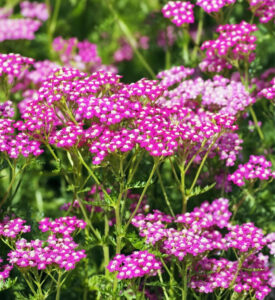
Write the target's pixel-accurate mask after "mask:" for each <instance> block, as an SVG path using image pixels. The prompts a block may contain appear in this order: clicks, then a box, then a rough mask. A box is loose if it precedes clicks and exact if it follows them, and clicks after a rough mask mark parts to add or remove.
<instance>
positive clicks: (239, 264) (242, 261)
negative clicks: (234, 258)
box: [229, 254, 247, 289]
mask: <svg viewBox="0 0 275 300" xmlns="http://www.w3.org/2000/svg"><path fill="white" fill-rule="evenodd" d="M246 258H247V254H243V255H242V256H241V257H240V259H239V262H238V268H237V271H236V273H235V275H234V278H233V280H232V281H231V283H230V286H229V289H232V288H233V286H234V284H235V282H236V280H237V277H238V275H239V273H240V271H241V268H242V265H243V263H244V261H245V259H246Z"/></svg>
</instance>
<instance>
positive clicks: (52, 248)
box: [8, 235, 86, 271]
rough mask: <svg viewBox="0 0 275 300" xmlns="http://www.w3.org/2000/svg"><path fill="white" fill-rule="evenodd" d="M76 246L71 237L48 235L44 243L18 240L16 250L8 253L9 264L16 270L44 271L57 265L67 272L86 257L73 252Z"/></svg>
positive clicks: (83, 252) (81, 253) (79, 252)
mask: <svg viewBox="0 0 275 300" xmlns="http://www.w3.org/2000/svg"><path fill="white" fill-rule="evenodd" d="M77 246H78V245H77V244H76V243H75V242H74V241H73V238H72V237H71V236H64V237H62V238H57V237H56V236H55V235H50V236H49V237H48V239H47V240H46V241H42V240H31V241H30V242H28V241H27V240H25V239H20V240H18V241H17V242H16V249H15V250H13V251H11V252H9V254H8V256H9V262H10V263H11V264H13V265H15V266H17V267H18V268H29V267H30V268H37V269H38V270H44V269H46V268H47V267H48V266H51V265H57V266H58V267H59V268H61V269H65V270H66V271H69V270H71V269H74V268H75V265H76V263H77V262H79V261H80V260H81V259H83V258H85V257H86V254H85V251H84V250H79V251H75V248H76V247H77Z"/></svg>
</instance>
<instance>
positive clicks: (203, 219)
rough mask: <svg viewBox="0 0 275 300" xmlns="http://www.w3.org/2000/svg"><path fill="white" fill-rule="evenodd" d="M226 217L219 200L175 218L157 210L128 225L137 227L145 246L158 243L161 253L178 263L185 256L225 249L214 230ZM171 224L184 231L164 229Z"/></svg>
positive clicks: (223, 203)
mask: <svg viewBox="0 0 275 300" xmlns="http://www.w3.org/2000/svg"><path fill="white" fill-rule="evenodd" d="M230 216H231V213H230V212H229V210H228V200H227V199H223V198H220V199H217V200H215V201H214V202H213V203H212V204H209V203H208V202H204V203H203V204H202V205H201V207H199V208H195V210H194V211H193V212H191V213H185V214H182V215H178V216H176V218H173V217H171V216H169V215H165V214H164V213H162V212H160V211H157V210H154V213H153V214H148V215H147V216H144V215H143V214H138V215H136V216H135V217H134V218H133V220H132V224H133V225H134V226H135V227H137V228H139V231H140V235H141V236H142V237H146V243H148V244H151V245H155V244H156V243H158V245H160V249H162V251H163V252H164V253H166V254H169V255H173V256H176V257H177V258H178V259H179V260H182V259H183V258H184V257H185V256H186V255H187V254H190V255H193V256H197V255H199V254H201V253H205V252H206V251H210V250H215V249H219V250H222V249H226V240H225V239H223V237H222V235H221V233H220V232H219V231H218V230H217V229H216V228H224V227H226V226H227V225H228V222H229V219H230ZM172 222H175V223H177V224H183V226H184V229H182V230H176V229H174V228H172V227H170V226H169V227H167V225H169V224H171V223H172Z"/></svg>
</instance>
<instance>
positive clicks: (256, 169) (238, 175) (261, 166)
mask: <svg viewBox="0 0 275 300" xmlns="http://www.w3.org/2000/svg"><path fill="white" fill-rule="evenodd" d="M271 166H272V163H271V162H270V161H268V160H266V158H265V157H264V156H256V155H251V156H250V158H249V161H248V162H247V163H245V164H240V165H239V166H238V169H237V170H236V171H235V172H234V173H233V174H230V175H228V180H231V181H233V183H234V184H236V185H238V186H243V185H245V181H246V180H247V181H255V180H256V179H260V180H269V179H272V178H275V172H274V171H272V170H271Z"/></svg>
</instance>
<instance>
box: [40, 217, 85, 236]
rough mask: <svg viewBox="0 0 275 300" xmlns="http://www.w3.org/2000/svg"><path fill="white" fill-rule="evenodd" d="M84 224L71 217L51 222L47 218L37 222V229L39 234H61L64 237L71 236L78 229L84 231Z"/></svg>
mask: <svg viewBox="0 0 275 300" xmlns="http://www.w3.org/2000/svg"><path fill="white" fill-rule="evenodd" d="M85 227H86V223H85V222H84V221H83V220H79V219H77V218H76V217H75V216H73V217H69V216H67V217H61V218H58V219H55V220H54V221H51V220H50V219H49V218H44V219H43V220H41V221H40V222H39V229H40V230H41V232H46V231H50V232H52V233H53V234H61V235H63V236H64V237H67V236H69V235H71V234H72V233H73V232H75V231H76V230H77V229H78V228H80V229H84V228H85Z"/></svg>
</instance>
